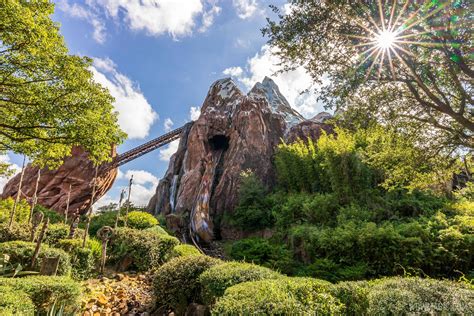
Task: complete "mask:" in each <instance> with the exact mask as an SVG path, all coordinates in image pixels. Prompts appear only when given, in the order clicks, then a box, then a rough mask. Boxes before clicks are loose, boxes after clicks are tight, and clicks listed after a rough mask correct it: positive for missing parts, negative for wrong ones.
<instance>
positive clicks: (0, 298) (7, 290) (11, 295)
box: [0, 286, 35, 316]
mask: <svg viewBox="0 0 474 316" xmlns="http://www.w3.org/2000/svg"><path fill="white" fill-rule="evenodd" d="M19 302H20V303H19ZM34 313H35V305H34V304H33V301H32V300H31V299H30V298H29V297H28V295H27V294H26V293H25V292H23V291H19V290H15V289H13V288H11V287H8V286H0V316H10V315H33V314H34Z"/></svg>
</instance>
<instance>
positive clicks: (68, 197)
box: [64, 184, 72, 224]
mask: <svg viewBox="0 0 474 316" xmlns="http://www.w3.org/2000/svg"><path fill="white" fill-rule="evenodd" d="M71 187H72V185H71V184H69V191H68V192H67V200H66V211H65V212H64V224H67V215H68V214H69V203H70V202H71Z"/></svg>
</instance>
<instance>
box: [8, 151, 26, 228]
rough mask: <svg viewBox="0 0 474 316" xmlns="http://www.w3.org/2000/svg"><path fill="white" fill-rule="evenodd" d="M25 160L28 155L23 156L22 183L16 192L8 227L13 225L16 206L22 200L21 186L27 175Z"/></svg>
mask: <svg viewBox="0 0 474 316" xmlns="http://www.w3.org/2000/svg"><path fill="white" fill-rule="evenodd" d="M25 162H26V156H23V165H22V166H21V175H20V183H19V184H18V192H17V193H16V199H15V202H14V203H13V207H12V211H11V213H10V221H9V222H8V228H11V227H12V224H13V219H14V218H15V212H16V206H17V204H18V202H20V197H21V186H22V184H23V176H24V175H25Z"/></svg>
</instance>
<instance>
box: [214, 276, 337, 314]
mask: <svg viewBox="0 0 474 316" xmlns="http://www.w3.org/2000/svg"><path fill="white" fill-rule="evenodd" d="M330 288H331V283H329V282H325V281H321V280H316V279H310V278H281V279H276V280H262V281H253V282H245V283H240V284H237V285H234V286H232V287H230V288H228V289H227V290H226V291H225V294H224V296H223V297H221V298H220V299H218V300H217V302H216V304H215V305H214V307H213V308H212V315H333V314H339V313H340V312H341V311H342V310H343V305H342V304H341V303H340V302H339V300H338V299H336V298H335V297H334V296H332V295H331V293H330Z"/></svg>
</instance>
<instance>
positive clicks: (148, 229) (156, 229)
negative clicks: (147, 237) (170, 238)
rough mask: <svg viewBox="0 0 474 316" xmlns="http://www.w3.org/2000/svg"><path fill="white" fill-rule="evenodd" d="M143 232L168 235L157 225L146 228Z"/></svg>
mask: <svg viewBox="0 0 474 316" xmlns="http://www.w3.org/2000/svg"><path fill="white" fill-rule="evenodd" d="M145 231H147V232H153V233H155V234H159V235H169V234H168V233H167V232H166V230H165V229H164V228H163V227H161V226H159V225H156V226H153V227H150V228H146V229H145Z"/></svg>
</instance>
